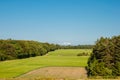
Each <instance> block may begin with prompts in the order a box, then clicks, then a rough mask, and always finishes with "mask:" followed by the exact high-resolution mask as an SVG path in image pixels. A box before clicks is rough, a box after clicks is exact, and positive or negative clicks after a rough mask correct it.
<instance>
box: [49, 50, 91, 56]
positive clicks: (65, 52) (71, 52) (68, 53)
mask: <svg viewBox="0 0 120 80" xmlns="http://www.w3.org/2000/svg"><path fill="white" fill-rule="evenodd" d="M83 52H85V53H88V54H91V53H92V49H60V50H56V51H53V52H49V53H48V55H47V56H77V54H80V53H83Z"/></svg>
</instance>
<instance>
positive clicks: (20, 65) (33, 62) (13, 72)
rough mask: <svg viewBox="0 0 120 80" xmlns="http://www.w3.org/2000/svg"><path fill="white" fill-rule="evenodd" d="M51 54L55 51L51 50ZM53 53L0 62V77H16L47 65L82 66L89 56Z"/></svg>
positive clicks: (85, 63) (64, 52)
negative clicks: (57, 54)
mask: <svg viewBox="0 0 120 80" xmlns="http://www.w3.org/2000/svg"><path fill="white" fill-rule="evenodd" d="M58 51H59V50H58ZM70 52H71V50H70ZM76 52H77V50H76ZM61 53H62V54H68V53H69V51H68V53H67V52H66V50H61ZM77 53H78V52H77ZM77 53H75V51H74V53H73V54H77ZM53 54H55V53H54V52H53ZM71 54H72V53H71ZM55 55H56V54H55ZM55 55H54V56H52V53H50V55H47V56H39V57H32V58H28V59H22V60H11V61H4V62H0V78H12V77H17V76H19V75H21V74H24V73H26V72H28V71H31V70H34V69H37V68H40V67H47V66H63V67H65V66H67V67H69V66H70V67H72V66H73V67H79V66H81V67H84V66H86V65H87V60H88V57H89V56H87V57H85V56H82V57H78V56H55Z"/></svg>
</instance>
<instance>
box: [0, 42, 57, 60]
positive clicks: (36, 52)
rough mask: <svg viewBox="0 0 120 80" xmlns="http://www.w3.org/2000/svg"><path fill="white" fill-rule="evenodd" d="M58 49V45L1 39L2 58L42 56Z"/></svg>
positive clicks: (0, 55) (0, 53) (0, 54)
mask: <svg viewBox="0 0 120 80" xmlns="http://www.w3.org/2000/svg"><path fill="white" fill-rule="evenodd" d="M56 49H57V45H54V44H49V43H40V42H37V41H27V40H0V60H1V61H3V60H8V59H17V58H19V59H21V58H28V57H35V56H42V55H45V54H46V53H48V52H49V51H54V50H56Z"/></svg>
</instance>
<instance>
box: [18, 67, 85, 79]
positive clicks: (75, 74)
mask: <svg viewBox="0 0 120 80" xmlns="http://www.w3.org/2000/svg"><path fill="white" fill-rule="evenodd" d="M36 77H37V78H56V79H74V80H76V79H85V78H87V72H86V70H85V68H82V67H46V68H40V69H37V70H34V71H31V72H29V73H27V74H24V75H22V76H20V77H18V78H22V79H23V78H25V79H35V78H36Z"/></svg>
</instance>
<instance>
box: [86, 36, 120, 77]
mask: <svg viewBox="0 0 120 80" xmlns="http://www.w3.org/2000/svg"><path fill="white" fill-rule="evenodd" d="M87 70H88V76H89V77H90V76H102V77H116V76H120V36H114V37H112V38H103V37H101V38H100V39H99V40H98V41H97V42H96V45H95V46H94V48H93V53H92V54H91V57H90V58H89V60H88V67H87Z"/></svg>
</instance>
